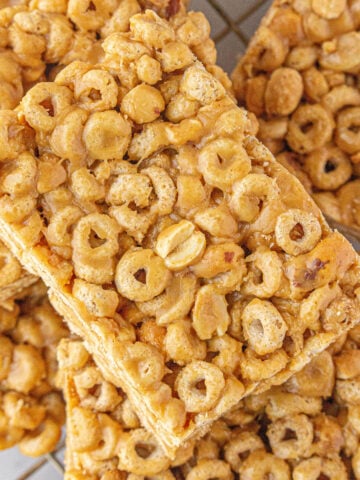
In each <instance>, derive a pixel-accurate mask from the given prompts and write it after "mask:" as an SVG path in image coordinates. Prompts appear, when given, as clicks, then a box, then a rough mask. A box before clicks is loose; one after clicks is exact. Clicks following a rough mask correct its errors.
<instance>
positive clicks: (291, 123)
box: [233, 0, 360, 226]
mask: <svg viewBox="0 0 360 480" xmlns="http://www.w3.org/2000/svg"><path fill="white" fill-rule="evenodd" d="M359 12H360V2H359V1H358V0H348V1H346V0H335V1H332V0H312V1H310V0H301V1H298V0H275V2H274V3H273V5H272V7H271V8H270V10H269V12H268V13H267V15H266V16H265V17H264V19H263V21H262V23H261V25H260V27H259V29H258V31H257V32H256V34H255V35H254V37H253V39H252V40H251V42H250V44H249V47H248V50H247V52H246V53H245V55H244V56H243V57H242V58H241V60H240V62H239V64H238V65H237V67H236V69H235V71H234V73H233V82H234V88H235V91H236V96H237V98H238V100H239V102H240V103H241V104H242V105H245V106H246V108H247V109H249V110H250V111H251V112H253V113H255V114H256V115H257V116H258V117H259V121H260V131H259V138H260V139H261V140H262V141H263V142H264V143H265V144H266V145H267V146H268V147H269V148H270V149H271V151H272V152H273V153H274V154H275V155H276V158H277V159H278V160H279V161H280V163H282V164H283V165H285V166H286V167H287V168H289V170H290V171H291V172H292V173H294V174H295V175H297V176H298V178H299V179H300V181H301V182H302V183H303V184H304V186H305V187H307V189H308V190H309V191H310V192H312V193H313V196H314V198H315V200H316V202H317V203H318V204H319V206H320V207H321V208H322V210H323V211H324V212H325V213H326V214H328V215H330V216H331V217H333V218H334V219H335V220H337V221H338V222H342V223H344V224H346V225H355V226H359V225H360V204H359V200H358V198H359V193H360V180H359V178H358V177H359V174H360V169H359V166H360V132H359V128H360V92H359V84H360V83H359V82H360V76H359V73H360V32H359V28H360V14H359Z"/></svg>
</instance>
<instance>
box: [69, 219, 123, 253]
mask: <svg viewBox="0 0 360 480" xmlns="http://www.w3.org/2000/svg"><path fill="white" fill-rule="evenodd" d="M69 213H70V212H69ZM74 213H76V214H78V213H79V212H74ZM117 235H118V227H117V224H116V222H115V220H113V219H112V218H110V217H109V216H108V215H105V214H101V213H90V214H89V215H86V216H84V217H82V218H80V220H79V221H78V222H77V224H76V226H75V228H74V232H73V238H72V247H73V249H74V254H77V253H79V254H80V255H81V256H82V257H88V258H89V261H96V260H101V259H103V258H108V257H112V256H113V255H114V254H115V253H116V252H117V251H118V247H119V244H118V239H117Z"/></svg>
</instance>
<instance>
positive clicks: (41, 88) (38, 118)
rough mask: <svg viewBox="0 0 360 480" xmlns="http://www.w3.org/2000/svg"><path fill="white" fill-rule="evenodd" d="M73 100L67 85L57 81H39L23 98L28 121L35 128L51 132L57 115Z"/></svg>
mask: <svg viewBox="0 0 360 480" xmlns="http://www.w3.org/2000/svg"><path fill="white" fill-rule="evenodd" d="M72 100H73V95H72V92H71V90H70V89H69V88H67V87H62V86H61V85H56V83H45V82H43V83H38V84H37V85H35V86H34V87H33V88H32V89H31V90H30V91H29V92H28V93H27V94H26V95H25V97H24V98H23V99H22V102H21V104H22V107H23V109H24V115H25V118H26V121H27V122H28V123H29V125H31V126H32V127H33V128H34V129H35V130H39V131H40V132H51V131H52V130H54V128H55V126H56V121H57V117H58V116H59V114H60V113H61V112H63V111H64V110H65V109H66V108H67V107H68V106H69V105H71V103H72Z"/></svg>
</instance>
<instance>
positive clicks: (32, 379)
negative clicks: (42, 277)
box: [0, 282, 69, 457]
mask: <svg viewBox="0 0 360 480" xmlns="http://www.w3.org/2000/svg"><path fill="white" fill-rule="evenodd" d="M68 334H69V332H68V330H67V328H66V327H65V325H64V324H63V322H62V319H61V318H60V317H59V315H57V313H56V312H55V311H54V309H53V308H52V307H51V305H50V304H49V302H48V300H47V297H46V288H45V286H44V285H43V284H42V283H41V282H38V283H37V284H35V285H34V286H32V287H30V289H27V290H25V291H24V293H23V295H22V297H21V298H19V299H17V300H15V301H14V303H13V308H12V309H10V310H9V309H7V308H4V307H0V450H4V449H6V448H10V447H12V446H14V445H18V447H19V449H20V451H21V453H23V454H24V455H29V456H32V457H36V456H39V455H44V454H45V453H48V452H50V451H51V450H53V449H54V448H55V446H56V444H57V442H58V441H59V439H60V435H61V427H62V425H63V423H64V421H65V408H64V404H63V400H62V396H61V393H60V392H59V390H58V389H56V387H55V383H56V382H55V377H56V373H57V360H56V347H57V344H58V342H59V340H60V339H61V338H63V337H65V336H68Z"/></svg>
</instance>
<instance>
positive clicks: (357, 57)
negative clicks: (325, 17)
mask: <svg viewBox="0 0 360 480" xmlns="http://www.w3.org/2000/svg"><path fill="white" fill-rule="evenodd" d="M320 1H321V0H320ZM350 20H351V16H350ZM339 33H340V32H339ZM335 47H336V48H335V50H334V49H333V48H331V49H330V51H328V50H327V49H326V48H323V49H322V51H321V54H320V59H319V62H320V65H321V66H322V67H323V68H325V69H329V70H335V71H336V72H342V73H346V72H349V73H357V72H358V71H359V67H360V32H355V31H352V32H347V33H344V34H343V35H339V36H338V37H336V40H335Z"/></svg>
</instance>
